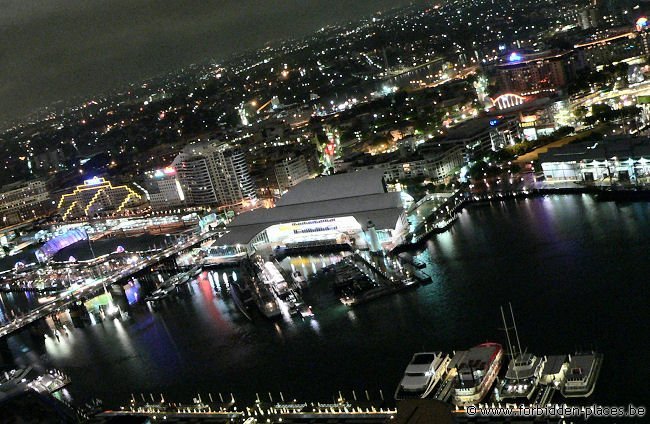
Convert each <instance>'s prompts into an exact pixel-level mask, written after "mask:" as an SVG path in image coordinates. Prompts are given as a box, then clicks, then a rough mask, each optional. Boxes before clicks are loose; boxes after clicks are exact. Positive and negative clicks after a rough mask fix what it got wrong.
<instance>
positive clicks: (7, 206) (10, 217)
mask: <svg viewBox="0 0 650 424" xmlns="http://www.w3.org/2000/svg"><path fill="white" fill-rule="evenodd" d="M51 209H52V203H51V201H50V194H49V192H48V190H47V187H46V186H45V183H44V182H43V181H38V180H37V181H28V182H16V183H13V184H9V185H6V186H4V187H2V190H1V191H0V226H3V227H4V226H7V225H13V224H18V223H20V222H23V221H26V220H28V219H33V218H36V217H38V216H42V215H43V214H45V213H47V212H48V211H49V210H51Z"/></svg>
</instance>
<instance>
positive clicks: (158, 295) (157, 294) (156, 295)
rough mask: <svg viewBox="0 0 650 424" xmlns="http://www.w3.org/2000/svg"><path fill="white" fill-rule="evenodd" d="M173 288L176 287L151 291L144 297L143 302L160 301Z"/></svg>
mask: <svg viewBox="0 0 650 424" xmlns="http://www.w3.org/2000/svg"><path fill="white" fill-rule="evenodd" d="M175 288H176V287H175V286H173V285H171V286H166V287H161V288H159V289H158V290H155V291H153V292H152V293H151V294H150V295H149V296H147V297H145V298H144V300H145V302H155V301H158V300H162V299H164V298H166V297H168V296H169V295H170V294H171V292H172V291H173V290H174V289H175Z"/></svg>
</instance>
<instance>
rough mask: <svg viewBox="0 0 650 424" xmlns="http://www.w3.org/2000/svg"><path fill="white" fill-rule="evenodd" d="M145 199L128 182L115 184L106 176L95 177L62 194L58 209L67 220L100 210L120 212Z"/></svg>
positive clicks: (88, 215) (93, 213)
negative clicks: (105, 177)
mask: <svg viewBox="0 0 650 424" xmlns="http://www.w3.org/2000/svg"><path fill="white" fill-rule="evenodd" d="M144 200H145V198H144V195H143V194H141V193H138V192H137V191H136V190H135V189H134V188H131V187H129V186H128V185H126V184H124V185H118V186H114V185H113V184H112V183H111V182H110V181H107V180H106V179H104V178H101V177H93V178H90V179H88V180H85V181H84V182H83V184H81V185H78V186H76V187H74V188H73V189H72V190H71V191H70V192H69V193H66V194H64V195H62V196H61V199H59V202H58V204H57V209H58V212H59V214H61V217H62V219H64V220H66V219H71V218H81V217H92V216H94V215H96V214H97V213H99V212H110V213H116V214H120V213H123V212H125V211H126V210H128V209H129V208H130V207H133V206H137V205H138V204H141V203H143V202H144Z"/></svg>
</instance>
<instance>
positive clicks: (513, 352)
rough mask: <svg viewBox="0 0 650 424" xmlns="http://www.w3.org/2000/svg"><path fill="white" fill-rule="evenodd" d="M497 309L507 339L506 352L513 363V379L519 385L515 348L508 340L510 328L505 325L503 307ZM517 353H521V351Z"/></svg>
mask: <svg viewBox="0 0 650 424" xmlns="http://www.w3.org/2000/svg"><path fill="white" fill-rule="evenodd" d="M508 304H510V302H508ZM499 309H501V318H502V319H503V329H504V331H505V332H506V338H507V339H508V351H510V358H511V359H510V360H511V361H513V363H514V366H513V369H514V370H515V378H516V379H517V383H519V371H518V370H517V354H516V353H515V351H514V350H515V346H514V345H513V344H512V341H511V340H510V332H509V331H508V330H509V329H510V327H508V323H506V315H505V314H504V313H503V306H499ZM510 311H512V306H510ZM517 339H518V338H517ZM519 353H521V351H520V352H519Z"/></svg>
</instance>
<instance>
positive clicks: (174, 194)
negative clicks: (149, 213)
mask: <svg viewBox="0 0 650 424" xmlns="http://www.w3.org/2000/svg"><path fill="white" fill-rule="evenodd" d="M145 185H146V190H147V193H148V195H149V204H150V205H151V209H153V210H162V209H168V208H174V207H177V206H183V205H184V204H185V193H184V192H183V187H182V186H181V182H180V180H179V179H178V173H177V172H176V170H175V169H174V168H172V167H166V168H163V169H157V170H155V171H151V172H147V174H146V182H145Z"/></svg>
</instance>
